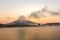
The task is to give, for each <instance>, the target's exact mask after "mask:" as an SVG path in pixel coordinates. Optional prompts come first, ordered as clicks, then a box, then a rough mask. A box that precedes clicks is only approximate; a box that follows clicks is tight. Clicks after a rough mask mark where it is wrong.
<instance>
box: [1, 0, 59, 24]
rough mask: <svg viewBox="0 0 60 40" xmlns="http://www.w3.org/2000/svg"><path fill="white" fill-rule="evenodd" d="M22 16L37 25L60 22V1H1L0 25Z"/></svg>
mask: <svg viewBox="0 0 60 40" xmlns="http://www.w3.org/2000/svg"><path fill="white" fill-rule="evenodd" d="M22 15H23V16H24V17H25V20H30V21H33V22H37V23H47V22H60V19H59V18H60V0H0V23H9V22H12V21H15V20H17V19H18V18H19V17H20V16H22Z"/></svg>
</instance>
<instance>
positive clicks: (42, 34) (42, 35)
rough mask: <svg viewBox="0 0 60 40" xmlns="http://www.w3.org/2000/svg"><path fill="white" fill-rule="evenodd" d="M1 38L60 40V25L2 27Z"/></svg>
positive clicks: (9, 39)
mask: <svg viewBox="0 0 60 40" xmlns="http://www.w3.org/2000/svg"><path fill="white" fill-rule="evenodd" d="M0 40H60V27H25V28H24V27H21V28H0Z"/></svg>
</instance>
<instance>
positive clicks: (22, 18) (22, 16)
mask: <svg viewBox="0 0 60 40" xmlns="http://www.w3.org/2000/svg"><path fill="white" fill-rule="evenodd" d="M25 19H26V17H25V16H24V15H21V16H19V19H18V20H25Z"/></svg>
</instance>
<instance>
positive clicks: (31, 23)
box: [8, 20, 38, 25]
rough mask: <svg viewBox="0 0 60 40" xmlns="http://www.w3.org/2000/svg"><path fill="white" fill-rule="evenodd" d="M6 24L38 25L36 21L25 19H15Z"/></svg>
mask: <svg viewBox="0 0 60 40" xmlns="http://www.w3.org/2000/svg"><path fill="white" fill-rule="evenodd" d="M8 25H38V23H35V22H32V21H27V20H16V21H13V22H11V23H9V24H8Z"/></svg>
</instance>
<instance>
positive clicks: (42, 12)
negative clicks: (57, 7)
mask: <svg viewBox="0 0 60 40" xmlns="http://www.w3.org/2000/svg"><path fill="white" fill-rule="evenodd" d="M29 16H30V17H34V18H43V17H49V16H51V17H52V16H53V17H55V16H56V17H58V16H60V12H59V11H52V10H49V9H48V8H47V7H44V8H42V9H41V10H38V11H34V12H32V13H31V14H30V15H29Z"/></svg>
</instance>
